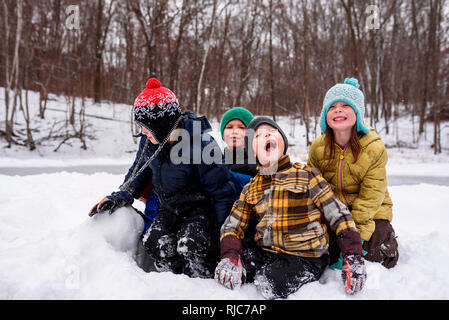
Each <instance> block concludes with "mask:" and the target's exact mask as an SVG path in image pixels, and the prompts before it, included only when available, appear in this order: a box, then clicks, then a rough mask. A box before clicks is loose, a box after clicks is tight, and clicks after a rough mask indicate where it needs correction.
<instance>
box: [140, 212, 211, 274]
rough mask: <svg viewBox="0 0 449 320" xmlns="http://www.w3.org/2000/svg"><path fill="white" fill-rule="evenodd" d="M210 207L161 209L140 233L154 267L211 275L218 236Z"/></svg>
mask: <svg viewBox="0 0 449 320" xmlns="http://www.w3.org/2000/svg"><path fill="white" fill-rule="evenodd" d="M211 210H212V208H211V207H200V208H195V209H193V210H191V211H190V212H189V214H183V215H182V216H181V215H176V214H174V213H172V212H171V211H169V210H166V209H164V208H161V209H160V211H159V213H158V215H157V216H156V218H155V219H154V222H153V224H152V225H151V227H150V228H149V229H148V231H147V232H146V234H145V235H144V237H143V245H144V247H145V249H146V251H147V253H148V254H149V255H150V256H151V258H152V259H153V260H154V267H155V269H156V271H159V272H164V271H170V272H173V273H175V274H181V273H183V274H186V275H187V276H189V277H193V278H196V277H200V278H213V274H214V273H213V272H214V268H215V266H216V265H217V262H218V259H219V239H218V236H217V235H218V232H217V231H216V230H215V228H214V223H213V219H211V217H212V215H213V213H212V211H211Z"/></svg>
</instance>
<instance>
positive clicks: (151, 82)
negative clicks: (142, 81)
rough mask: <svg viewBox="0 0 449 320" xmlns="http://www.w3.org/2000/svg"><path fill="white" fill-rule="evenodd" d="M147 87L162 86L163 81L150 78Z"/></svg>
mask: <svg viewBox="0 0 449 320" xmlns="http://www.w3.org/2000/svg"><path fill="white" fill-rule="evenodd" d="M145 87H146V88H148V89H153V88H160V87H161V82H160V81H159V80H158V79H156V78H150V79H148V81H147V85H146V86H145Z"/></svg>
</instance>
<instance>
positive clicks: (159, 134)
mask: <svg viewBox="0 0 449 320" xmlns="http://www.w3.org/2000/svg"><path fill="white" fill-rule="evenodd" d="M181 114H182V112H181V107H180V106H179V103H178V99H177V98H176V96H175V94H174V93H173V92H172V91H170V90H169V89H167V88H165V87H162V86H161V82H160V81H159V80H157V79H156V78H150V79H149V80H148V82H147V85H146V87H145V89H144V90H143V91H142V92H141V93H140V94H139V96H138V97H137V98H136V100H135V101H134V121H135V122H136V123H137V124H138V125H139V126H141V127H144V128H146V129H147V130H149V131H150V132H151V134H152V135H153V137H154V138H155V139H156V140H157V141H158V142H159V143H160V144H164V143H165V142H166V141H167V140H168V138H169V136H170V134H171V132H172V131H173V130H174V129H175V127H176V126H177V125H178V123H179V119H180V118H181Z"/></svg>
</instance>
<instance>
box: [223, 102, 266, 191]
mask: <svg viewBox="0 0 449 320" xmlns="http://www.w3.org/2000/svg"><path fill="white" fill-rule="evenodd" d="M253 118H254V116H253V114H252V113H251V112H250V111H249V110H248V109H245V108H243V107H234V108H231V109H229V110H228V111H227V112H226V113H225V114H224V115H223V117H222V118H221V123H220V132H221V136H222V138H223V140H224V142H225V143H226V147H225V149H224V152H223V155H224V159H223V160H224V162H225V163H226V164H227V165H228V168H229V173H230V175H231V179H232V181H233V182H234V185H235V187H236V191H237V192H236V199H237V198H238V197H239V195H240V192H241V191H242V189H243V187H244V186H245V185H246V184H247V183H248V182H249V180H250V179H251V178H252V177H254V176H255V175H256V174H257V162H256V159H255V158H254V157H248V150H247V149H246V147H245V140H244V139H245V132H246V128H247V126H248V124H249V123H250V122H251V120H253Z"/></svg>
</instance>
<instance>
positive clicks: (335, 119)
mask: <svg viewBox="0 0 449 320" xmlns="http://www.w3.org/2000/svg"><path fill="white" fill-rule="evenodd" d="M356 121H357V116H356V114H355V112H354V109H352V107H351V106H350V105H349V104H347V103H346V102H343V101H337V102H334V103H333V104H332V105H331V106H330V108H329V111H327V115H326V122H327V125H328V126H329V127H331V128H332V130H334V131H346V130H348V129H352V127H353V126H354V125H355V123H356Z"/></svg>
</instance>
